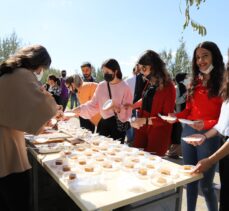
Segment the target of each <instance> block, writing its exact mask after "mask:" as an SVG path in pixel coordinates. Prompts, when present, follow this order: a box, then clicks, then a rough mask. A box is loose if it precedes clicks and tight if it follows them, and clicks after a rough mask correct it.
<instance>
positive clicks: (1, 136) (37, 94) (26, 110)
mask: <svg viewBox="0 0 229 211" xmlns="http://www.w3.org/2000/svg"><path fill="white" fill-rule="evenodd" d="M50 64H51V58H50V55H49V53H48V52H47V50H46V49H45V48H44V47H43V46H40V45H31V46H28V47H25V48H23V49H20V50H19V51H18V52H16V53H15V54H14V55H13V56H11V57H9V58H8V59H7V60H5V61H3V62H2V63H1V64H0V99H1V103H0V210H4V211H10V210H23V211H30V210H32V209H31V208H30V207H29V205H30V198H31V193H30V188H31V187H30V182H31V181H30V169H31V166H30V164H29V160H28V157H27V149H26V144H25V138H24V132H27V133H31V134H38V133H39V132H40V131H41V130H42V128H43V126H44V124H45V123H46V122H47V121H48V120H49V119H51V118H52V117H53V116H54V115H55V114H56V112H57V110H56V103H55V101H54V99H53V97H52V96H51V95H50V94H48V93H47V92H46V91H44V90H43V89H42V88H41V86H40V84H39V82H38V81H37V78H36V77H35V75H34V73H37V74H40V73H41V72H43V69H47V68H49V66H50ZM15 92H16V94H15ZM12 96H13V97H12Z"/></svg>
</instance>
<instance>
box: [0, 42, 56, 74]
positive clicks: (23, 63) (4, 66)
mask: <svg viewBox="0 0 229 211" xmlns="http://www.w3.org/2000/svg"><path fill="white" fill-rule="evenodd" d="M51 62H52V60H51V57H50V55H49V53H48V51H47V50H46V48H45V47H43V46H41V45H31V46H28V47H25V48H22V49H20V50H18V51H17V52H16V53H15V54H14V55H12V56H10V57H9V58H8V59H6V60H5V61H3V62H2V63H1V64H0V77H1V76H2V75H4V74H9V73H12V72H13V71H14V70H15V69H17V68H26V69H29V70H32V71H33V70H36V69H37V68H38V67H43V68H44V69H47V68H49V66H50V64H51Z"/></svg>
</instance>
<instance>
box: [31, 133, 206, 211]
mask: <svg viewBox="0 0 229 211" xmlns="http://www.w3.org/2000/svg"><path fill="white" fill-rule="evenodd" d="M96 139H97V142H96V145H93V141H91V143H89V144H90V147H92V148H91V149H95V146H96V147H98V143H99V142H98V140H99V138H98V137H96ZM101 139H105V138H104V137H103V138H101ZM91 140H93V138H91ZM27 141H28V140H27ZM101 143H103V142H102V141H101V142H100V144H101ZM109 143H111V142H110V141H109ZM114 143H115V141H114ZM106 146H107V145H106ZM120 146H121V145H119V144H115V145H113V148H112V149H118V147H119V149H124V150H126V151H127V152H132V153H134V154H131V155H130V154H125V155H124V154H121V155H122V156H120V157H121V158H122V159H123V164H122V165H119V166H118V168H117V169H116V170H114V171H105V170H104V169H103V167H101V165H100V167H99V170H98V172H94V170H93V173H90V172H83V171H84V170H83V168H82V166H80V168H78V167H77V169H75V170H71V173H72V172H73V171H75V174H76V179H74V180H73V181H71V180H70V179H69V175H70V173H68V172H65V171H63V168H62V166H63V165H61V166H58V165H56V161H57V160H58V161H59V160H60V159H61V160H64V162H65V161H66V160H67V161H69V157H68V156H69V155H67V153H66V152H64V151H62V152H60V153H50V154H40V153H39V152H38V151H37V150H36V149H35V148H34V147H28V151H29V154H30V155H31V157H32V160H31V162H32V163H31V164H32V166H33V170H32V172H33V198H34V202H33V206H34V210H35V211H36V210H38V202H37V201H38V193H37V190H38V188H37V187H38V185H39V178H38V176H37V175H38V172H37V171H38V165H41V166H42V167H43V168H44V169H45V170H46V171H47V172H48V174H49V175H50V176H51V177H52V178H53V180H55V181H56V183H57V184H59V186H60V187H61V188H62V189H63V190H64V192H65V193H66V194H67V195H68V196H69V197H70V198H71V199H72V200H73V201H74V202H75V204H76V206H78V207H79V208H80V209H81V210H104V211H106V210H114V209H116V208H123V209H124V208H125V207H126V210H135V211H137V210H138V211H140V210H144V211H145V210H171V211H172V210H174V211H180V210H181V202H182V191H183V186H184V185H186V184H188V183H191V182H193V181H196V180H199V179H201V178H202V176H203V175H202V174H195V175H191V174H184V173H183V172H181V171H179V169H182V167H181V166H180V165H178V164H175V163H172V162H170V161H167V160H164V159H161V160H160V161H159V159H158V160H157V161H154V160H153V159H152V164H153V165H154V166H158V165H159V163H160V165H161V166H166V168H167V170H169V171H170V170H171V175H162V174H163V173H165V174H166V172H162V171H163V168H164V167H161V169H162V170H160V168H158V169H157V171H158V172H160V171H161V172H160V173H161V174H154V173H152V174H151V175H150V176H147V175H145V172H143V174H140V173H142V172H140V170H139V169H141V170H142V169H143V170H144V169H145V167H146V163H144V162H143V161H140V162H139V161H136V159H138V158H140V160H141V159H143V157H144V159H145V158H147V159H148V158H150V156H151V155H149V154H148V153H145V152H143V151H140V150H138V149H135V148H130V147H127V146H125V147H120ZM81 148H82V146H81ZM78 149H79V147H78V146H75V147H74V148H72V151H74V152H71V153H70V154H72V155H75V156H78V157H79V156H81V155H80V154H77V150H78ZM91 149H90V150H91ZM68 150H69V149H68ZM87 150H89V149H88V148H87V147H85V151H87ZM119 151H120V150H119ZM91 152H92V151H91ZM109 152H110V151H109ZM65 153H66V155H65ZM80 153H82V152H80ZM95 153H97V152H95ZM140 153H141V154H140ZM144 153H145V154H144ZM109 155H110V154H109V153H104V158H105V159H106V158H107V157H109ZM84 156H85V155H84ZM128 156H130V157H129V159H133V160H132V163H133V162H135V161H136V162H139V163H138V164H137V168H136V169H134V170H129V169H128V167H123V166H125V163H127V162H124V160H126V159H128ZM141 156H142V157H141ZM147 156H148V157H147ZM155 157H156V156H155ZM86 158H88V159H91V160H94V161H95V160H96V157H93V158H89V157H86ZM135 158H136V159H135ZM112 159H113V160H114V157H112V156H111V155H110V157H109V159H108V160H109V161H108V162H110V160H112ZM134 160H135V161H134ZM74 162H76V161H74ZM128 162H129V161H128ZM148 163H149V162H148ZM93 165H95V162H94V163H92V164H90V166H93ZM78 166H79V165H78ZM116 167H117V166H116ZM94 169H96V167H95V168H94ZM174 169H176V170H177V171H176V173H173V174H172V171H173V170H174ZM164 170H165V171H167V170H166V169H165V168H164ZM85 171H86V170H85ZM160 175H162V178H164V177H163V176H169V179H168V180H167V181H166V184H160V183H158V181H157V179H158V178H159V177H161V176H160ZM78 180H79V181H80V180H82V181H84V182H85V181H87V180H88V181H95V183H96V184H93V185H94V186H93V185H92V186H93V187H92V188H91V190H89V189H90V187H89V186H81V185H80V184H81V183H78ZM155 182H157V184H156V183H155ZM83 188H86V189H85V190H86V191H85V190H83ZM124 210H125V209H124Z"/></svg>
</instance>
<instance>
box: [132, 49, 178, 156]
mask: <svg viewBox="0 0 229 211" xmlns="http://www.w3.org/2000/svg"><path fill="white" fill-rule="evenodd" d="M138 66H139V68H140V69H141V73H142V74H143V75H144V77H145V78H146V80H147V81H148V82H147V84H146V87H145V89H144V91H143V94H142V103H141V106H140V110H139V113H138V118H136V120H135V121H133V122H132V126H133V127H135V128H137V129H136V130H135V137H134V147H138V148H144V150H146V151H148V152H153V153H156V154H157V155H160V156H163V155H164V154H165V153H166V151H167V150H168V147H169V145H170V143H171V131H172V126H171V125H170V124H169V123H167V122H166V121H164V120H162V119H161V118H160V117H159V116H158V114H162V115H168V113H171V112H173V111H174V107H175V98H176V96H175V95H176V91H175V87H174V85H173V83H172V81H171V78H170V76H169V74H168V71H167V70H166V67H165V63H164V62H163V60H162V59H161V58H160V56H159V54H157V53H156V52H154V51H152V50H147V51H145V52H144V53H143V55H142V56H140V58H139V60H138Z"/></svg>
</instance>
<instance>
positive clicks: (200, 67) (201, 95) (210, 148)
mask: <svg viewBox="0 0 229 211" xmlns="http://www.w3.org/2000/svg"><path fill="white" fill-rule="evenodd" d="M224 69H225V68H224V63H223V57H222V54H221V52H220V50H219V48H218V46H217V45H216V44H215V43H213V42H208V41H207V42H203V43H200V44H199V45H198V46H197V47H196V49H195V50H194V53H193V60H192V78H193V80H192V82H191V87H190V90H188V96H187V97H188V98H187V102H186V108H185V109H184V110H183V111H182V112H180V113H178V114H176V116H177V118H182V119H187V120H198V121H197V122H194V124H185V125H184V128H183V132H182V137H186V136H190V135H192V134H196V133H202V134H204V133H205V132H206V131H207V130H209V129H211V128H212V127H213V126H214V125H215V124H216V123H217V122H218V119H219V114H220V109H221V105H222V98H221V97H220V96H219V90H220V86H221V82H222V81H223V73H224ZM187 123H188V122H187ZM190 123H192V122H190ZM181 145H182V152H183V159H184V164H189V165H196V164H197V162H198V161H199V160H201V159H203V158H206V157H209V156H210V155H211V154H213V153H214V152H215V151H216V150H217V149H218V148H219V146H220V138H219V137H213V138H208V139H206V141H205V142H204V143H203V144H202V145H198V146H193V145H192V144H191V143H190V142H185V141H183V140H182V141H181ZM215 167H216V166H215V165H214V166H212V167H211V168H210V169H209V170H208V171H206V172H205V173H204V177H203V179H201V180H200V182H198V181H197V182H193V183H190V184H188V185H187V204H188V211H194V210H195V209H196V200H197V196H198V183H200V187H201V189H202V192H203V195H204V197H205V200H206V203H207V207H208V210H209V211H214V210H215V211H216V210H218V208H217V199H216V195H215V193H214V188H213V179H214V175H215Z"/></svg>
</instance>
